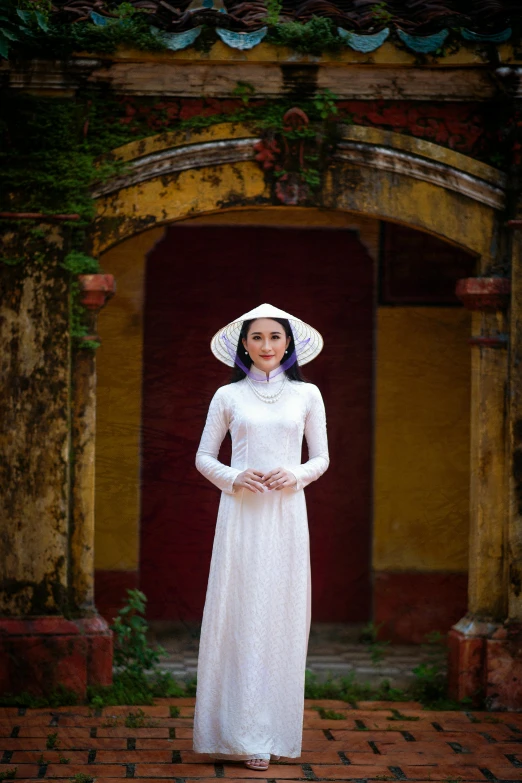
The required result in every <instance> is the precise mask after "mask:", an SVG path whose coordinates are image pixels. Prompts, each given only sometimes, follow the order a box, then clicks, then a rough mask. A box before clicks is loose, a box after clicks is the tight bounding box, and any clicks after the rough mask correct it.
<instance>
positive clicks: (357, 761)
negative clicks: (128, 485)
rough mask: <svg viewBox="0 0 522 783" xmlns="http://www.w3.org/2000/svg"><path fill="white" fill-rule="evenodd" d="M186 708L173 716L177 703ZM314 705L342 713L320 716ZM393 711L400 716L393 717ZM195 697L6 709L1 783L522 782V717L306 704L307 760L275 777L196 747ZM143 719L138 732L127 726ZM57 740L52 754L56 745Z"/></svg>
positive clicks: (288, 763) (282, 766) (1, 719)
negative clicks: (89, 781)
mask: <svg viewBox="0 0 522 783" xmlns="http://www.w3.org/2000/svg"><path fill="white" fill-rule="evenodd" d="M171 705H172V706H173V707H178V708H179V716H178V717H171V711H170V706H171ZM312 705H316V706H318V707H322V708H323V709H326V710H334V711H335V712H336V713H337V714H342V716H343V717H342V719H337V718H336V719H332V718H321V716H320V713H319V712H318V711H317V710H315V709H313V708H312ZM394 711H395V712H394ZM193 713H194V699H193V698H181V699H157V700H156V702H155V706H152V707H105V708H104V709H103V710H101V711H100V710H97V711H94V710H93V709H90V708H89V707H60V708H56V709H50V708H45V709H27V710H26V709H25V708H20V709H19V708H16V707H13V708H10V707H9V708H6V707H4V708H0V736H1V739H0V751H1V763H0V779H2V778H3V777H4V775H2V773H6V772H7V771H8V770H13V769H14V768H16V780H17V781H25V780H42V779H50V778H65V779H68V778H74V776H75V775H77V774H78V773H83V774H84V775H88V776H90V777H92V778H94V779H95V780H96V781H97V782H98V783H105V782H106V781H110V779H112V778H139V779H140V780H141V781H142V782H143V783H154V781H157V780H159V779H164V778H169V779H175V780H176V783H183V781H185V780H187V781H190V780H195V779H203V780H205V779H212V780H215V779H216V778H229V779H234V783H242V781H249V783H251V779H252V778H257V779H260V780H262V781H265V782H266V781H270V783H275V782H276V781H279V780H280V781H287V780H303V781H310V780H312V781H313V780H325V781H338V780H356V781H364V780H406V781H408V780H411V781H429V780H432V781H446V783H456V781H459V780H461V781H496V780H499V781H514V780H522V714H519V713H486V712H434V711H430V712H428V711H425V710H423V709H422V707H421V705H419V704H416V703H414V702H408V703H390V702H380V703H379V702H359V704H358V705H357V708H352V707H350V705H347V704H346V703H345V702H341V701H334V700H307V702H306V709H305V715H304V734H303V753H302V756H301V757H300V758H299V759H286V760H285V759H282V760H281V761H280V762H277V763H271V765H270V767H269V769H268V772H255V771H253V770H248V769H246V768H245V767H244V766H243V765H242V764H241V763H237V762H236V763H222V762H218V763H213V761H212V759H209V758H208V757H206V756H201V755H198V754H197V753H194V751H193V750H192V747H191V746H192V739H191V736H192V718H193ZM132 715H134V716H135V718H136V716H137V721H136V720H135V722H136V723H137V724H138V726H139V727H138V728H132V727H128V726H126V725H125V723H126V721H127V723H128V722H129V716H131V720H132ZM53 742H54V743H55V747H54V749H48V745H49V744H50V745H52V744H53Z"/></svg>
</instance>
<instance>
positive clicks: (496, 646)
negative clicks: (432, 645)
mask: <svg viewBox="0 0 522 783" xmlns="http://www.w3.org/2000/svg"><path fill="white" fill-rule="evenodd" d="M448 648H449V649H448V655H449V658H448V680H449V695H450V697H451V698H453V699H457V700H459V701H460V700H461V699H464V698H471V700H472V702H473V705H474V706H479V705H481V704H482V703H483V701H485V704H486V707H487V709H491V710H512V711H514V710H516V711H519V710H520V711H522V625H521V624H519V623H517V624H515V623H511V624H509V623H506V624H504V625H501V624H494V623H481V622H478V621H474V620H472V619H471V618H464V620H461V621H460V622H459V623H457V625H456V626H454V627H453V628H452V629H451V631H450V632H449V636H448Z"/></svg>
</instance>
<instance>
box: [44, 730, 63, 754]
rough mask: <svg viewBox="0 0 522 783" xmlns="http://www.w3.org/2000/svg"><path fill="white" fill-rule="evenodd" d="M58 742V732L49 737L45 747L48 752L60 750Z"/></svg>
mask: <svg viewBox="0 0 522 783" xmlns="http://www.w3.org/2000/svg"><path fill="white" fill-rule="evenodd" d="M59 744H60V743H59V742H58V732H57V731H54V732H53V733H52V734H48V735H47V741H46V743H45V747H46V749H47V750H58V746H59Z"/></svg>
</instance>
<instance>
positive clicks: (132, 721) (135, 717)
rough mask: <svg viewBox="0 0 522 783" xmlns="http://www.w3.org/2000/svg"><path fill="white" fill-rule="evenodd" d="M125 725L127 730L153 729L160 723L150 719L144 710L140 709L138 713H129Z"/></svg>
mask: <svg viewBox="0 0 522 783" xmlns="http://www.w3.org/2000/svg"><path fill="white" fill-rule="evenodd" d="M124 724H125V727H126V728H127V729H144V728H153V727H154V726H157V725H158V722H157V721H154V720H151V719H150V718H148V717H147V715H146V714H145V713H144V712H143V710H142V709H139V710H138V711H137V712H129V714H128V715H127V717H126V718H125V722H124Z"/></svg>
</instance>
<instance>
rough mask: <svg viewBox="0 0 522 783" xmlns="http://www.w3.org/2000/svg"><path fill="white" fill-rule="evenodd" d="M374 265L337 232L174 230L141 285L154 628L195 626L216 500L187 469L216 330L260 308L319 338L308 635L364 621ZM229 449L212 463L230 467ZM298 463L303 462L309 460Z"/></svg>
mask: <svg viewBox="0 0 522 783" xmlns="http://www.w3.org/2000/svg"><path fill="white" fill-rule="evenodd" d="M373 278H374V274H373V263H372V261H371V259H370V258H369V256H368V254H367V252H366V251H365V249H364V248H363V246H362V245H361V244H360V242H359V241H358V239H357V236H356V235H355V234H354V233H353V232H350V231H348V230H343V229H315V228H314V229H289V228H281V229H279V228H267V227H262V228H260V227H254V226H237V227H230V226H226V227H224V226H219V227H216V226H194V227H187V226H173V227H171V228H169V230H168V231H167V233H166V236H165V238H164V239H163V240H162V242H160V243H159V244H158V245H157V246H156V247H155V248H154V249H153V251H152V252H151V253H150V255H149V259H148V264H147V276H146V315H145V336H144V337H145V339H144V377H143V384H144V386H143V436H142V519H141V557H140V587H141V589H142V590H143V591H144V592H145V593H146V595H147V597H148V610H149V611H148V616H149V619H163V620H187V621H188V620H199V619H201V615H202V611H203V605H204V599H205V591H206V584H207V578H208V569H209V564H210V556H211V551H212V541H213V535H214V525H215V519H216V514H217V506H218V499H219V493H218V490H216V488H214V487H213V486H212V485H211V484H209V483H208V482H207V481H206V480H205V479H204V478H203V477H202V476H201V475H200V474H199V473H198V471H197V470H196V468H195V466H194V458H195V453H196V449H197V446H198V442H199V438H200V436H201V431H202V428H203V425H204V421H205V416H206V412H207V409H208V404H209V402H210V399H211V397H212V395H213V393H214V391H215V389H216V388H217V387H218V386H219V385H222V384H223V383H226V382H227V381H228V378H229V374H230V371H229V369H228V368H227V367H226V366H225V365H223V364H221V363H220V362H218V361H217V360H216V359H215V358H214V357H213V356H212V354H211V353H210V350H209V342H210V339H211V337H212V335H213V334H214V333H215V331H217V329H218V328H219V327H220V326H222V325H224V324H225V323H227V322H228V321H230V320H231V319H232V318H235V317H237V316H239V315H241V313H243V312H246V311H247V310H250V309H251V308H252V307H255V306H256V305H258V304H260V303H262V302H265V301H267V302H270V303H271V304H274V305H276V306H277V307H281V308H282V309H284V310H288V311H289V312H292V313H295V314H296V315H298V316H300V317H302V318H303V319H304V320H305V321H306V320H309V321H310V322H311V323H312V324H313V325H314V326H315V327H316V328H318V329H319V331H321V332H322V334H323V336H324V338H325V348H324V350H323V352H322V353H321V355H320V356H319V357H318V358H317V359H316V360H314V361H313V362H311V363H310V364H309V365H306V366H305V367H304V368H303V372H304V374H305V375H306V377H307V378H308V379H309V380H310V381H312V382H314V383H317V384H318V386H319V387H320V389H321V391H322V393H323V397H324V400H325V404H326V409H327V416H328V431H329V442H330V451H331V465H330V468H329V470H328V471H327V472H326V474H325V475H324V476H323V477H322V478H321V479H320V480H319V481H318V482H317V483H315V484H312V485H310V486H309V487H308V488H307V489H306V498H307V506H308V517H309V524H310V533H311V547H312V601H313V606H312V612H313V619H314V621H316V622H356V621H364V620H367V619H368V618H369V614H370V606H371V595H370V557H371V555H370V535H371V495H372V492H371V444H372V365H373V312H374V305H373V299H374V293H373V291H374V286H373ZM229 455H230V443H229V441H228V439H226V440H225V442H224V444H223V447H222V451H221V455H220V458H221V459H223V460H224V461H227V459H228V458H229ZM303 456H304V457H306V449H305V450H304V453H303Z"/></svg>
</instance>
